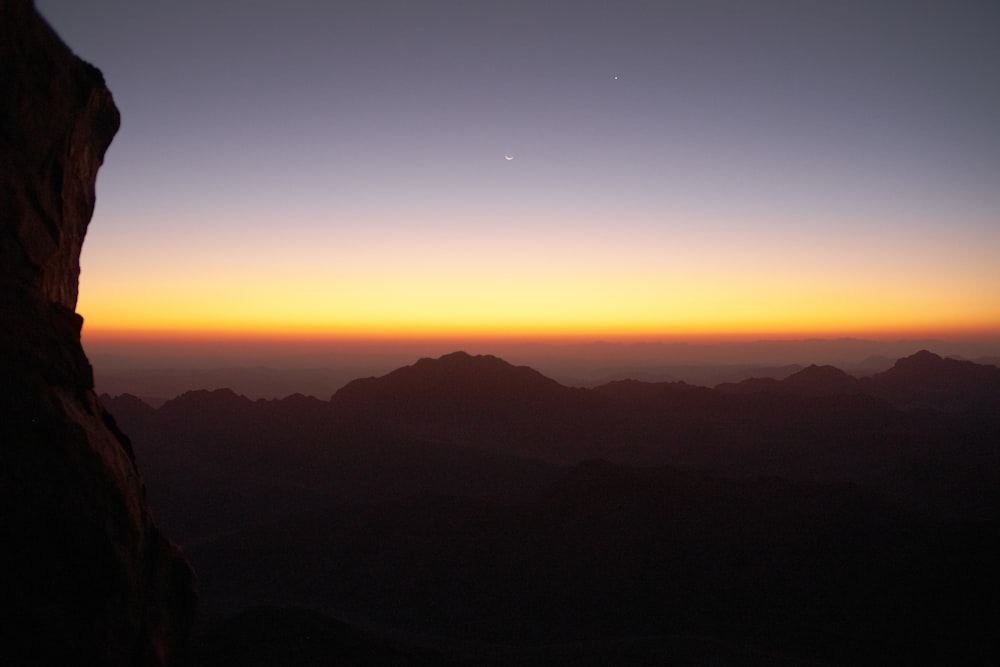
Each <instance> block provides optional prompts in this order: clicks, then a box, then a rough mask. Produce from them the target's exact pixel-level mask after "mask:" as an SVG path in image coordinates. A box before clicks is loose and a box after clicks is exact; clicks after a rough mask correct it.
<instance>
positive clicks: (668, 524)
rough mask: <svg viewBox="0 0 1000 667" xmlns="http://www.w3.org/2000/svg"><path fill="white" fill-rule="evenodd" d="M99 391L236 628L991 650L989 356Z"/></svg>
mask: <svg viewBox="0 0 1000 667" xmlns="http://www.w3.org/2000/svg"><path fill="white" fill-rule="evenodd" d="M102 400H103V401H104V403H105V405H106V406H107V407H108V409H109V410H110V411H111V412H112V413H113V414H114V415H115V418H116V420H117V421H118V424H119V425H120V426H121V427H122V428H123V430H125V431H126V432H128V433H130V434H131V435H132V440H133V446H134V448H135V451H136V456H137V459H138V460H139V462H140V464H141V465H142V466H143V469H144V471H145V474H146V478H147V488H148V490H149V495H150V500H151V503H152V505H153V507H154V510H155V511H156V514H157V517H158V520H159V521H160V522H161V523H162V524H163V525H164V526H165V527H166V529H168V530H170V532H171V534H172V535H174V536H176V537H177V539H179V540H180V541H181V543H182V544H184V545H185V548H186V551H187V553H188V555H189V557H190V558H191V559H192V561H193V562H194V564H195V567H196V569H197V571H198V572H199V576H200V578H201V581H202V594H203V607H202V608H203V614H204V618H206V619H214V621H213V622H215V623H221V624H222V625H219V626H212V627H221V628H228V629H226V630H225V631H224V632H223V631H219V632H223V635H224V636H227V637H229V636H230V635H229V634H226V633H232V632H235V633H236V634H237V635H239V631H238V628H240V627H243V626H242V625H240V623H243V622H245V621H246V619H247V617H245V616H239V615H238V614H241V613H245V610H247V609H248V608H254V609H256V611H255V612H254V614H257V615H258V616H259V615H264V616H267V615H269V614H270V615H276V617H277V618H278V619H283V618H286V617H287V615H288V614H293V615H294V614H297V613H299V612H292V611H288V610H289V609H292V608H301V609H309V610H312V611H310V612H308V613H309V614H320V615H321V617H322V618H325V619H349V620H350V622H351V623H352V624H354V625H356V627H358V628H360V629H361V630H363V631H364V632H375V633H376V634H378V633H382V634H381V635H379V636H381V637H382V640H380V641H383V640H384V641H388V640H390V639H391V640H392V641H402V642H403V643H404V644H405V645H408V646H410V648H414V647H416V648H419V649H420V650H421V651H423V650H426V651H431V655H433V656H436V657H435V658H434V660H437V661H439V662H448V661H457V662H458V663H459V664H504V663H509V662H511V661H513V662H518V663H521V664H552V662H558V660H564V661H571V662H578V661H579V660H578V659H579V658H580V656H581V654H586V653H587V652H586V651H584V650H583V649H582V647H583V646H585V645H587V643H588V642H592V641H598V640H599V641H600V642H605V643H602V644H601V645H602V646H604V647H605V648H607V650H608V651H610V653H602V652H601V651H596V652H593V653H591V654H589V655H590V657H591V658H592V659H593V660H594V662H592V663H591V664H601V663H602V662H603V663H606V662H608V661H612V662H613V661H615V659H614V656H615V655H617V654H616V653H615V652H616V651H617V652H625V653H623V655H624V654H628V655H632V656H633V657H634V658H635V660H636V661H637V662H641V660H640V658H639V657H638V656H639V655H642V656H645V657H644V658H643V660H646V659H648V664H656V663H657V662H662V661H663V660H667V661H674V662H676V661H681V662H686V661H687V659H686V658H683V657H680V656H690V655H692V652H695V653H697V652H698V651H703V652H704V651H707V652H708V653H707V654H706V655H710V656H713V658H712V659H720V660H721V659H722V658H721V657H720V656H721V655H722V654H723V653H725V651H734V652H735V653H732V655H735V656H738V657H736V658H733V660H735V661H736V662H737V663H742V662H747V663H753V664H800V663H799V662H798V661H799V660H802V661H805V663H801V664H806V663H808V662H809V661H811V660H824V661H831V662H833V663H839V662H848V663H858V662H870V663H875V662H879V663H886V662H891V663H897V664H901V663H903V662H906V661H907V660H912V659H917V658H920V657H922V656H925V655H928V654H933V655H940V656H964V657H967V658H970V659H973V658H976V659H978V658H981V657H983V656H984V655H992V654H993V653H992V652H993V651H994V650H995V648H996V647H995V644H992V643H991V641H992V640H989V639H987V637H989V636H990V635H989V632H987V631H986V629H985V628H986V625H985V624H986V623H988V622H992V621H994V620H998V619H997V618H996V613H995V611H992V612H991V611H989V609H990V605H989V603H988V601H987V598H988V596H989V595H993V594H995V593H997V592H1000V591H996V590H995V589H994V587H993V586H991V585H987V584H985V582H986V581H988V580H989V579H990V577H989V569H990V566H989V565H988V564H989V563H992V562H994V561H995V557H996V556H998V555H1000V553H998V552H997V549H996V548H995V547H994V546H992V545H993V544H994V543H1000V540H995V539H994V538H997V537H1000V535H998V534H997V533H998V520H1000V514H998V512H997V509H998V508H1000V503H998V502H997V501H998V500H1000V498H998V495H997V490H998V489H1000V484H998V483H1000V456H998V444H1000V410H998V407H1000V369H998V368H997V367H993V366H986V365H981V364H973V363H971V362H962V361H957V360H952V359H945V358H942V357H939V356H937V355H935V354H932V353H930V352H920V353H918V354H915V355H912V356H910V357H906V358H903V359H900V360H898V361H897V362H896V363H895V364H894V365H893V366H892V367H891V368H890V369H888V370H886V371H884V372H882V373H877V374H875V375H872V376H870V377H866V378H854V377H852V376H850V375H848V374H846V373H843V372H842V371H840V370H838V369H836V368H833V367H830V366H809V367H806V368H803V369H802V370H800V371H798V372H796V373H794V374H792V375H790V376H788V377H787V378H785V379H784V380H773V379H760V380H757V379H750V380H746V381H743V382H739V383H726V384H722V385H719V386H717V387H715V388H707V387H698V386H693V385H687V384H684V383H669V382H668V383H648V382H641V381H636V380H622V381H615V382H610V383H607V384H605V385H601V386H599V387H595V388H592V389H582V388H575V387H567V386H563V385H561V384H559V383H558V382H556V381H554V380H552V379H550V378H547V377H545V376H543V375H542V374H540V373H538V372H536V371H534V370H532V369H531V368H527V367H517V366H513V365H511V364H508V363H507V362H505V361H503V360H501V359H499V358H496V357H491V356H470V355H468V354H465V353H461V352H456V353H453V354H449V355H445V356H443V357H440V358H438V359H421V360H419V361H417V362H416V363H414V364H412V365H410V366H406V367H403V368H399V369H397V370H395V371H393V372H390V373H388V374H387V375H384V376H382V377H373V378H363V379H358V380H355V381H353V382H350V383H348V384H347V385H346V386H344V387H343V388H342V389H340V390H338V391H337V392H336V393H335V394H334V395H333V396H332V397H331V399H330V400H328V401H322V400H319V399H316V398H312V397H306V396H302V395H293V396H289V397H286V398H284V399H280V400H256V401H253V400H250V399H247V398H245V397H243V396H240V395H237V394H235V393H234V392H232V391H228V390H215V391H192V392H187V393H185V394H183V395H181V396H178V397H177V398H175V399H172V400H170V401H167V402H166V403H164V404H163V405H162V406H161V407H159V408H156V409H154V408H152V407H151V406H149V405H146V404H144V403H143V402H142V401H140V400H138V399H136V398H135V397H132V396H127V395H126V396H118V397H114V398H112V397H109V396H103V397H102ZM255 605H256V606H255ZM260 605H265V606H264V607H260ZM946 609H947V610H948V611H947V612H946V611H945V610H946ZM283 610H284V611H283ZM302 613H305V612H302ZM234 614H237V615H236V616H234ZM258 616H253V617H250V618H257V617H258ZM307 618H308V616H307ZM225 619H229V620H225ZM239 619H242V621H240V620H239ZM331 622H332V621H331ZM233 623H236V624H237V625H232V624H233ZM203 630H204V628H203ZM239 636H241V637H242V640H245V641H250V642H251V643H252V641H253V638H249V637H247V636H245V635H239ZM201 637H202V639H201V640H200V641H201V642H202V643H201V644H198V643H196V645H195V646H196V648H195V654H194V658H193V661H194V662H193V663H192V664H206V663H205V661H206V660H208V658H205V657H204V656H205V655H207V654H204V653H198V651H199V650H201V649H199V648H198V647H203V648H204V650H206V651H209V652H211V651H216V652H215V653H212V655H215V656H216V657H217V656H218V652H217V649H218V648H219V644H218V642H219V641H221V639H220V635H219V634H218V633H217V632H213V631H209V630H204V632H203V634H202V635H201ZM415 637H416V638H417V639H414V638H415ZM706 638H707V641H708V643H707V644H706V643H704V642H703V640H706ZM414 642H415V643H414ZM581 642H583V643H581ZM393 645H395V644H393ZM497 645H500V646H502V647H504V648H503V650H500V651H499V652H496V651H494V650H492V649H489V648H488V647H494V648H495V647H496V646H497ZM555 646H559V647H561V648H560V649H558V650H557V649H555V648H553V647H555ZM722 646H726V647H729V648H727V649H725V650H723V649H722V648H720V647H722ZM545 647H547V648H545ZM640 647H641V648H640ZM734 647H735V648H734ZM323 650H325V649H323ZM414 650H415V649H414ZM412 655H421V656H423V658H421V659H424V658H426V657H427V654H425V653H420V652H419V651H418V652H417V653H414V654H412ZM571 655H572V656H575V658H572V659H571V658H569V657H568V656H571ZM198 656H202V658H201V659H202V662H199V657H198ZM762 656H763V657H762ZM598 657H600V659H598ZM695 662H697V661H695ZM215 664H217V663H215ZM413 664H423V663H420V661H419V660H417V661H416V662H415V663H413Z"/></svg>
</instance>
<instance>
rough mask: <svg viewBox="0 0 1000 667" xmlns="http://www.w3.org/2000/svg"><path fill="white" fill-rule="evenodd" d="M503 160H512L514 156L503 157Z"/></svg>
mask: <svg viewBox="0 0 1000 667" xmlns="http://www.w3.org/2000/svg"><path fill="white" fill-rule="evenodd" d="M503 159H504V160H513V159H514V156H513V155H504V156H503Z"/></svg>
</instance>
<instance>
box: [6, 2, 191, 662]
mask: <svg viewBox="0 0 1000 667" xmlns="http://www.w3.org/2000/svg"><path fill="white" fill-rule="evenodd" d="M118 125H119V115H118V110H117V108H116V107H115V105H114V101H113V100H112V97H111V93H110V92H109V91H108V89H107V87H106V86H105V84H104V79H103V77H102V75H101V73H100V72H99V71H98V70H97V69H95V68H94V67H92V66H90V65H88V64H87V63H85V62H83V61H82V60H80V59H79V58H77V57H76V56H75V55H73V53H72V52H71V51H70V50H69V48H68V47H67V46H66V45H65V44H63V43H62V41H61V40H60V39H59V37H58V36H57V35H56V34H55V32H54V31H53V30H52V29H51V28H50V27H49V26H48V25H47V24H46V23H45V22H44V21H43V20H42V19H41V18H40V17H39V16H38V14H37V12H36V11H35V8H34V6H33V3H31V2H30V1H29V0H0V371H2V376H0V378H2V379H0V540H2V542H0V605H2V607H3V611H2V615H3V618H4V621H3V623H2V624H0V664H4V665H22V664H31V665H55V664H60V665H65V664H79V665H85V664H94V665H96V664H100V665H166V664H170V663H171V662H172V661H173V660H175V659H176V657H177V654H178V652H179V651H180V649H181V647H182V646H183V644H184V641H185V639H186V637H187V635H188V633H189V632H190V629H191V625H192V622H193V617H194V608H195V603H196V597H197V596H196V590H195V579H194V574H193V572H192V570H191V568H190V566H189V565H188V563H187V561H186V560H185V559H184V557H183V555H182V554H181V552H180V551H179V549H178V548H177V547H176V546H174V545H173V544H171V543H170V542H169V541H168V540H167V539H166V538H165V537H164V536H163V535H162V534H161V533H160V532H159V530H158V529H157V527H156V524H155V523H154V522H153V520H152V517H151V515H150V511H149V507H148V505H147V502H146V497H145V489H144V486H143V481H142V478H141V476H140V474H139V471H138V470H137V468H136V464H135V460H134V456H133V454H132V448H131V445H130V443H129V440H128V438H127V437H126V436H125V435H124V434H123V433H122V432H121V431H120V430H119V429H118V427H117V426H116V425H115V422H114V419H113V418H112V417H111V416H110V415H109V414H108V413H107V412H106V411H105V410H104V409H103V408H102V407H101V405H100V404H99V403H98V401H97V397H96V395H95V394H94V391H93V374H92V371H91V367H90V364H89V362H88V361H87V358H86V355H85V354H84V352H83V349H82V347H81V344H80V329H81V326H82V322H83V320H82V318H81V317H80V316H79V315H77V314H76V313H75V308H76V300H77V287H78V276H79V270H80V269H79V258H80V248H81V246H82V243H83V238H84V234H85V233H86V229H87V225H88V223H89V222H90V217H91V214H92V213H93V210H94V202H95V194H94V184H95V179H96V177H97V170H98V168H99V167H100V165H101V163H102V161H103V158H104V153H105V151H106V149H107V148H108V146H109V144H110V143H111V139H112V137H113V136H114V134H115V133H116V132H117V130H118Z"/></svg>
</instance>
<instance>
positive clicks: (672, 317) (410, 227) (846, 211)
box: [36, 0, 1000, 338]
mask: <svg viewBox="0 0 1000 667" xmlns="http://www.w3.org/2000/svg"><path fill="white" fill-rule="evenodd" d="M36 4H37V6H38V8H39V10H40V11H41V12H42V14H43V15H44V16H46V17H47V18H48V19H49V21H50V22H51V23H52V24H53V26H54V27H55V28H56V30H57V31H58V32H59V33H60V34H61V35H62V36H63V38H64V39H65V40H66V41H67V43H68V44H70V46H71V47H72V48H73V49H74V50H75V51H76V52H77V53H78V54H79V55H80V56H82V57H83V58H85V59H86V60H89V61H90V62H93V63H94V64H96V65H97V66H98V67H100V68H101V69H102V71H103V72H104V74H105V77H106V78H107V80H108V83H109V86H110V88H111V89H112V92H113V94H114V96H115V100H116V102H117V104H118V106H119V107H120V109H121V111H122V116H123V124H122V129H121V131H120V133H119V135H118V136H117V138H116V139H115V141H114V143H113V144H112V146H111V149H110V151H109V153H108V155H107V158H106V162H105V166H104V167H103V169H102V170H101V172H100V175H99V179H98V205H97V211H96V214H95V217H94V220H93V222H92V224H91V228H90V231H89V233H88V236H87V241H86V244H85V247H84V253H83V257H82V275H81V292H80V293H81V296H80V302H79V306H78V310H79V312H80V313H81V314H82V315H84V317H85V319H86V329H85V335H93V336H96V335H100V334H101V333H102V332H104V333H108V334H109V335H110V334H111V333H113V332H116V331H117V332H121V331H132V332H146V333H157V332H159V333H162V332H168V333H169V332H173V334H176V335H180V334H181V333H182V332H183V333H185V334H187V335H190V334H199V333H202V334H207V333H219V332H230V333H233V332H241V333H244V334H275V333H277V334H284V335H288V334H309V335H317V336H321V335H343V336H361V337H364V336H376V337H377V336H390V335H439V334H448V335H450V336H454V335H465V334H469V335H472V334H475V335H507V334H510V335H520V336H532V335H542V334H546V335H548V334H573V335H581V336H589V335H599V336H604V337H608V336H612V337H613V336H616V335H618V336H625V337H628V336H640V337H641V336H645V337H648V338H657V337H671V338H676V337H683V336H689V335H690V336H694V335H702V334H709V335H730V334H733V335H737V334H738V335H799V334H809V335H816V334H818V335H830V336H838V335H856V334H872V335H881V334H892V335H896V334H908V333H919V334H925V333H933V334H954V333H977V334H982V335H993V336H995V335H996V334H997V333H998V332H1000V74H998V72H1000V39H997V35H998V34H1000V4H998V3H996V2H993V1H990V0H984V1H981V2H971V1H970V2H966V1H948V2H945V1H941V2H921V1H918V0H912V1H900V2H891V1H890V2H872V1H865V2H852V1H846V2H845V1H837V2H833V1H831V2H809V1H803V0H799V1H793V0H789V1H786V2H767V1H763V2H741V1H736V0H733V1H728V2H727V1H720V2H713V1H705V0H698V1H693V0H692V1H691V2H668V1H662V2H653V1H649V2H638V1H625V2H621V1H619V2H586V1H579V2H541V1H539V2H516V1H513V0H504V1H503V2H474V1H471V0H465V1H455V2H419V1H415V0H414V1H399V2H381V1H378V0H364V1H358V2H354V1H338V2H330V1H322V2H320V1H307V0H284V1H282V2H252V1H246V0H241V1H231V0H207V1H206V0H203V1H201V2H191V1H187V0H175V1H172V2H135V1H131V0H91V1H88V2H80V1H78V0H37V2H36ZM505 155H509V156H513V158H514V159H512V160H507V159H505Z"/></svg>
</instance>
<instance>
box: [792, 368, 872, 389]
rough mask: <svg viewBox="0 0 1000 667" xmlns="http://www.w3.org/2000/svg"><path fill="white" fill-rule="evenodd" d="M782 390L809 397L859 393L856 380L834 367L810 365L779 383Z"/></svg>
mask: <svg viewBox="0 0 1000 667" xmlns="http://www.w3.org/2000/svg"><path fill="white" fill-rule="evenodd" d="M781 386H782V387H783V388H786V389H789V390H791V391H793V392H795V393H798V394H803V395H810V396H827V395H836V394H854V393H860V391H861V387H860V385H859V383H858V379H857V378H856V377H854V376H852V375H848V374H847V373H845V372H844V371H842V370H840V369H839V368H836V367H834V366H817V365H816V364H811V365H809V366H807V367H806V368H803V369H802V370H801V371H799V372H797V373H793V374H792V375H789V376H788V377H787V378H785V379H784V380H782V381H781Z"/></svg>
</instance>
